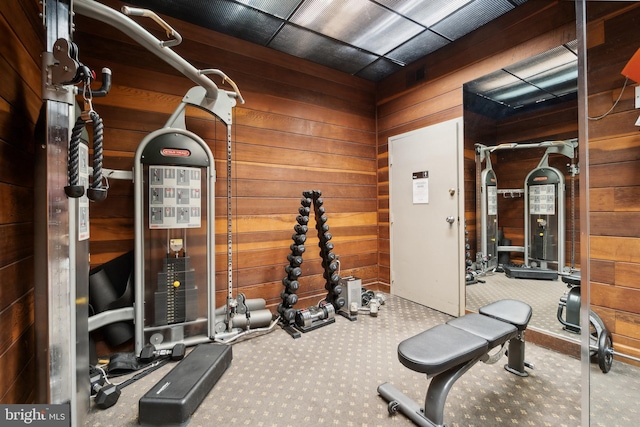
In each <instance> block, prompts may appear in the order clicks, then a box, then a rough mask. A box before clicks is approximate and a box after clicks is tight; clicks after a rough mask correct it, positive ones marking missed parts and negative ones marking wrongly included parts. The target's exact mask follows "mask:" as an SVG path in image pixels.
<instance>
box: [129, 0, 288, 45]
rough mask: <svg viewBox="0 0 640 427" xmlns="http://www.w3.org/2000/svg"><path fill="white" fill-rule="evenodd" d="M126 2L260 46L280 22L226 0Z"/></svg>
mask: <svg viewBox="0 0 640 427" xmlns="http://www.w3.org/2000/svg"><path fill="white" fill-rule="evenodd" d="M129 1H130V3H131V4H135V5H137V6H140V7H147V8H150V9H152V10H153V11H154V12H157V13H162V14H164V15H168V16H171V17H173V18H176V19H181V20H183V21H187V22H191V23H192V24H195V25H199V26H201V27H204V28H209V29H211V30H214V31H218V32H220V33H224V34H228V35H230V36H233V37H237V38H240V39H243V40H247V41H250V42H253V43H258V44H261V45H263V46H264V45H266V44H267V43H268V42H269V40H270V39H271V38H272V37H273V35H274V34H275V33H276V31H278V28H280V26H281V25H282V21H281V20H280V19H277V18H275V17H272V16H269V15H267V14H264V13H261V12H259V11H257V10H254V9H251V8H249V7H247V6H244V5H241V4H238V3H236V2H234V1H228V0H219V1H209V0H164V1H152V0H129Z"/></svg>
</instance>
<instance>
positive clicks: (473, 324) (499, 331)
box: [447, 313, 518, 349]
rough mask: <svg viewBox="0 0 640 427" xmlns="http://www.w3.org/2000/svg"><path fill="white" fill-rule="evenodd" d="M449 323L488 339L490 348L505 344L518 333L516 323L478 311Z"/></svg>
mask: <svg viewBox="0 0 640 427" xmlns="http://www.w3.org/2000/svg"><path fill="white" fill-rule="evenodd" d="M447 324H448V325H451V326H454V327H456V328H458V329H462V330H463V331H467V332H471V333H472V334H474V335H477V336H479V337H480V338H483V339H485V340H487V342H488V343H489V349H492V348H493V347H496V346H498V345H502V344H504V343H505V342H507V341H509V340H510V339H511V338H513V337H515V336H516V335H517V334H518V329H517V328H516V327H515V326H514V325H512V324H510V323H505V322H501V321H500V320H497V319H494V318H493V317H489V316H483V315H481V314H477V313H469V314H467V315H465V316H461V317H458V318H455V319H451V320H449V321H448V322H447Z"/></svg>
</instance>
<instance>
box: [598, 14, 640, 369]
mask: <svg viewBox="0 0 640 427" xmlns="http://www.w3.org/2000/svg"><path fill="white" fill-rule="evenodd" d="M587 10H588V14H589V17H590V18H592V19H593V23H592V24H590V27H589V28H591V29H593V30H594V31H593V32H590V33H589V34H594V33H597V35H596V36H595V37H594V39H596V40H597V41H598V43H589V49H588V52H587V64H588V67H589V70H588V74H587V76H588V92H589V105H588V111H589V112H588V114H589V116H591V117H595V116H599V115H602V114H603V113H604V112H606V111H609V110H610V109H611V107H612V106H613V105H614V104H615V101H616V100H617V98H618V97H620V101H619V102H618V104H617V105H615V108H613V110H612V111H611V113H609V114H608V115H606V116H604V117H602V118H601V119H599V120H590V121H589V164H590V167H589V173H590V176H589V184H590V191H589V198H590V199H589V209H590V212H589V216H590V227H589V228H590V237H589V240H590V254H589V256H590V259H591V270H590V272H591V308H592V309H593V310H595V311H596V312H597V313H599V314H601V313H604V314H605V316H604V317H603V320H604V322H605V324H606V326H607V328H608V329H610V330H611V331H612V333H613V341H614V346H615V349H616V351H617V352H618V351H619V352H621V353H624V354H629V355H633V356H636V357H637V356H638V354H640V304H639V303H638V301H640V286H639V285H638V281H637V276H638V273H640V256H638V253H639V251H640V234H639V231H638V227H637V226H636V224H637V222H638V219H640V216H639V215H640V202H639V201H638V200H640V199H639V198H638V196H640V176H639V174H638V170H640V169H639V167H640V135H638V128H637V127H636V126H635V124H634V123H635V121H636V119H637V117H638V113H637V110H635V108H634V105H633V104H634V102H633V97H634V95H633V94H634V90H633V86H634V82H631V81H630V82H628V85H627V87H626V88H625V89H624V90H623V87H624V76H622V75H621V74H620V72H621V71H622V68H623V67H624V66H625V64H626V63H627V61H628V60H629V58H631V56H632V55H633V54H634V53H635V51H636V49H637V48H638V39H637V36H636V35H635V32H634V27H637V25H638V22H640V5H639V4H637V3H625V2H611V3H609V4H607V3H603V2H597V3H589V4H588V7H587ZM620 361H624V362H628V360H625V359H620Z"/></svg>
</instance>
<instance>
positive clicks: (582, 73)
mask: <svg viewBox="0 0 640 427" xmlns="http://www.w3.org/2000/svg"><path fill="white" fill-rule="evenodd" d="M586 1H587V0H576V2H575V4H576V36H577V39H578V150H579V154H578V156H579V158H580V162H581V163H582V164H583V165H586V167H583V168H582V171H581V172H580V182H581V185H580V190H579V191H580V193H579V194H580V196H579V197H580V212H587V213H588V212H589V191H588V189H589V167H588V165H589V144H588V135H589V128H588V119H587V117H588V93H587V43H586V39H587V13H586V9H587V4H586ZM583 217H584V218H582V220H581V221H580V242H581V244H580V267H581V277H582V279H581V285H580V286H581V287H582V289H583V292H581V296H582V297H581V300H580V324H582V325H588V324H589V303H590V294H591V292H590V277H591V275H590V268H589V234H590V232H589V230H590V226H589V215H583ZM589 335H590V333H589V329H588V328H582V331H581V333H580V368H581V369H580V370H581V375H580V378H581V390H582V402H581V418H582V420H581V423H582V426H583V427H588V426H589V415H590V405H589V403H590V402H589V395H590V393H589V391H590V387H589V383H590V378H589V376H590V363H589V362H590V357H589V344H590V339H589Z"/></svg>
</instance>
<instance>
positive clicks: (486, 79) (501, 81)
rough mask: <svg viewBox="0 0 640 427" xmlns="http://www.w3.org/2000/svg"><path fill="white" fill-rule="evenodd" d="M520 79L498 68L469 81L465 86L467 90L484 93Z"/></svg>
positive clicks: (517, 81)
mask: <svg viewBox="0 0 640 427" xmlns="http://www.w3.org/2000/svg"><path fill="white" fill-rule="evenodd" d="M520 81H521V80H520V79H518V78H517V77H515V76H513V75H512V74H510V73H507V72H506V71H504V70H498V71H495V72H493V73H491V74H487V75H485V76H482V77H480V78H479V79H476V80H474V81H472V82H469V83H467V84H466V86H467V88H468V90H469V91H471V92H473V93H478V94H482V95H486V94H487V93H489V92H491V91H496V90H498V89H500V88H503V87H507V86H510V85H514V84H517V83H519V82H520Z"/></svg>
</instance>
